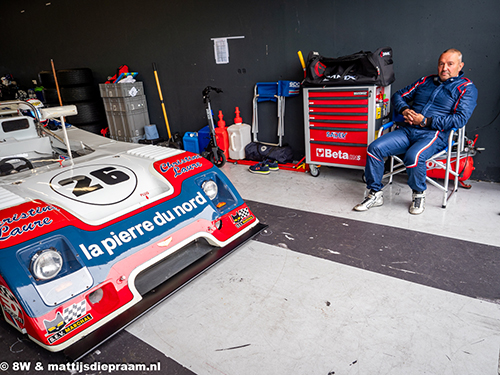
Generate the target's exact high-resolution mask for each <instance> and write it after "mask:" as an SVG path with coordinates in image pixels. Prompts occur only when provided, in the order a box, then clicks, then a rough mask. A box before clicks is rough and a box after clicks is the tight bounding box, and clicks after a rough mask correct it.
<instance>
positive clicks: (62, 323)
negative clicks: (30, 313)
mask: <svg viewBox="0 0 500 375" xmlns="http://www.w3.org/2000/svg"><path fill="white" fill-rule="evenodd" d="M86 313H87V303H86V302H85V300H82V301H81V302H79V303H74V304H72V305H71V306H68V307H66V308H65V309H64V310H63V312H62V314H61V312H60V311H58V312H57V313H56V317H55V318H54V320H50V321H49V320H45V319H44V320H43V324H44V325H45V329H46V330H47V335H46V336H49V337H48V339H47V341H48V342H49V343H50V344H53V343H54V342H56V341H57V340H60V339H61V338H63V337H64V336H66V335H67V334H68V333H70V332H72V331H74V330H75V329H77V328H78V327H81V326H82V325H84V324H86V323H88V322H90V321H91V320H92V315H91V314H86ZM50 335H52V336H50Z"/></svg>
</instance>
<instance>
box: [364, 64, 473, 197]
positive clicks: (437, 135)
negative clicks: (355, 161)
mask: <svg viewBox="0 0 500 375" xmlns="http://www.w3.org/2000/svg"><path fill="white" fill-rule="evenodd" d="M476 100H477V89H476V87H475V86H474V84H473V83H472V81H470V80H469V79H467V78H465V77H464V76H463V72H460V73H459V75H458V77H453V78H449V79H448V80H446V81H445V82H441V81H440V79H439V77H438V76H437V75H431V76H427V77H423V78H421V79H419V80H418V81H416V82H414V83H413V84H411V85H408V86H406V87H404V88H402V89H401V90H398V91H397V92H395V93H394V95H393V96H392V104H393V108H394V112H395V113H402V112H403V111H404V110H405V109H407V108H411V109H413V110H414V111H415V112H417V113H420V114H422V115H423V116H424V117H425V118H427V124H426V126H425V127H423V128H422V127H420V126H419V125H410V124H407V123H398V126H397V129H396V130H395V131H393V132H390V133H388V134H386V135H384V136H383V137H380V138H378V139H376V140H375V141H374V142H372V143H371V144H370V145H369V146H368V158H367V161H366V169H365V177H366V183H367V188H368V189H372V190H374V191H379V190H381V189H382V187H383V186H382V181H381V180H382V176H383V174H384V158H386V157H388V156H390V155H400V154H405V157H404V160H403V161H404V163H405V166H406V171H407V173H408V185H409V186H410V187H411V188H412V189H413V190H415V191H424V190H426V189H427V185H426V182H425V177H426V173H427V168H426V163H425V162H426V160H427V159H428V158H429V157H431V156H432V155H434V154H435V153H437V152H439V151H440V150H442V149H444V148H445V147H446V144H447V141H448V134H449V132H450V130H451V129H453V128H456V129H458V128H461V127H463V126H464V125H465V124H466V123H467V121H468V120H469V118H470V116H471V115H472V112H473V111H474V108H475V107H476Z"/></svg>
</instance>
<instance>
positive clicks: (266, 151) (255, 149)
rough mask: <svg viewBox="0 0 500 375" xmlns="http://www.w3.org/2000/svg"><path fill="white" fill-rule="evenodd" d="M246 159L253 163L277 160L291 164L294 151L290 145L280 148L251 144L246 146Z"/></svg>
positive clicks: (256, 143)
mask: <svg viewBox="0 0 500 375" xmlns="http://www.w3.org/2000/svg"><path fill="white" fill-rule="evenodd" d="M245 159H247V160H253V161H263V160H266V159H270V160H276V161H277V162H278V163H291V162H292V161H293V150H292V148H291V147H290V146H288V145H285V146H282V147H279V146H269V145H266V144H263V143H258V142H251V143H249V144H247V145H246V146H245Z"/></svg>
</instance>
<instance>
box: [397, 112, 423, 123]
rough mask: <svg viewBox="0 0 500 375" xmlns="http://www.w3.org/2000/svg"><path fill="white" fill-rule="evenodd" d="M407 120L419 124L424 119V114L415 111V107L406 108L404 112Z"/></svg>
mask: <svg viewBox="0 0 500 375" xmlns="http://www.w3.org/2000/svg"><path fill="white" fill-rule="evenodd" d="M402 115H403V117H404V119H405V122H407V123H408V124H412V125H419V126H420V124H421V123H422V121H424V116H423V115H421V114H420V113H417V112H415V111H414V110H413V109H409V108H407V109H405V110H404V111H403V113H402Z"/></svg>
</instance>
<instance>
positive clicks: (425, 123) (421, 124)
mask: <svg viewBox="0 0 500 375" xmlns="http://www.w3.org/2000/svg"><path fill="white" fill-rule="evenodd" d="M426 126H427V119H426V118H425V117H424V119H423V120H422V122H421V123H420V127H421V128H425V127H426Z"/></svg>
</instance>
